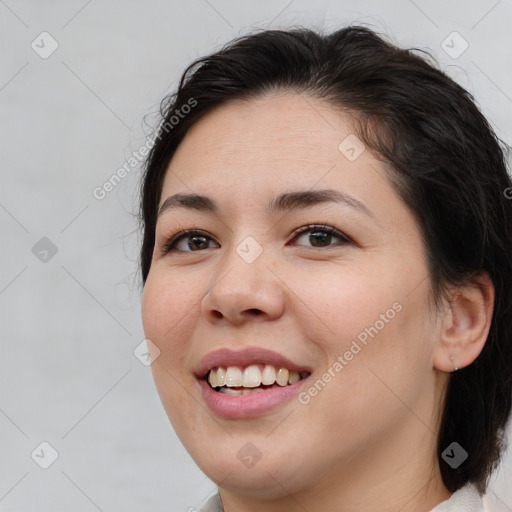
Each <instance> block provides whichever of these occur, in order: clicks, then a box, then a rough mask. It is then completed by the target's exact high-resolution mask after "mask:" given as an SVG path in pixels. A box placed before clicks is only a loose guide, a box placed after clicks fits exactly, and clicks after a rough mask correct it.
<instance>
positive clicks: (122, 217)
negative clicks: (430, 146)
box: [0, 0, 512, 512]
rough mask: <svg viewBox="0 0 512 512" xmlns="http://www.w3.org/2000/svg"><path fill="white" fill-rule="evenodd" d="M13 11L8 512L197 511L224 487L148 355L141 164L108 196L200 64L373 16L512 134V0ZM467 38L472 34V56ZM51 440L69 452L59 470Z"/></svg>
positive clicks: (8, 56) (2, 12)
mask: <svg viewBox="0 0 512 512" xmlns="http://www.w3.org/2000/svg"><path fill="white" fill-rule="evenodd" d="M0 20H1V21H0V41H1V44H2V48H3V59H2V64H1V69H0V119H1V120H2V123H1V135H0V140H1V173H2V174H1V176H2V178H1V188H0V222H1V229H2V235H1V240H2V250H1V254H2V259H1V266H0V269H1V270H0V311H1V321H0V326H1V327H0V328H1V340H2V343H1V357H0V364H1V372H0V379H1V380H0V389H1V401H0V432H1V437H0V439H1V454H0V461H1V462H0V467H1V478H0V509H1V510H2V511H6V512H7V511H9V512H13V511H52V512H57V511H67V510H73V511H76V512H81V511H84V512H89V511H95V510H101V511H104V512H107V511H120V510H123V511H127V512H128V511H139V510H144V511H186V510H188V509H189V508H190V510H193V509H192V507H195V508H199V507H200V506H201V504H202V503H203V502H204V500H205V499H206V498H207V497H208V495H209V494H210V493H211V492H212V491H214V489H215V485H214V484H213V483H212V482H211V481H210V480H209V479H208V478H206V477H205V476H204V475H203V474H202V473H201V471H200V470H199V469H198V468H197V467H196V465H195V464H194V462H193V461H192V460H191V459H190V457H189V456H188V454H187V453H186V451H185V449H184V448H183V447H182V446H181V444H180V442H179V441H178V440H177V438H176V436H175V434H174V432H173V431H172V429H171V427H170V425H169V422H168V420H167V417H166V415H165V412H164V410H163V408H162V406H161V404H160V401H159V398H158V396H157V393H156V389H155V386H154V384H153V381H152V376H151V370H150V368H149V367H146V366H144V365H143V364H142V363H141V362H140V361H139V360H138V359H137V358H136V357H135V356H134V354H133V350H134V349H135V347H136V346H137V345H139V343H140V342H141V341H142V340H143V338H144V335H143V331H142V326H141V320H140V313H139V309H140V287H139V284H138V281H137V275H136V270H137V262H136V258H137V247H138V243H139V235H138V233H137V222H136V219H135V217H134V215H133V214H134V212H136V204H137V183H138V172H139V169H138V168H135V169H133V170H132V171H131V172H130V173H129V174H128V175H127V176H126V177H125V178H124V179H123V180H122V182H121V183H119V184H118V185H117V186H116V187H115V189H114V190H112V191H111V192H109V193H108V194H107V195H106V197H105V198H104V199H102V200H98V199H96V198H95V197H94V196H93V190H94V189H95V187H98V186H101V185H102V184H103V183H104V182H105V181H106V180H108V179H109V177H110V176H112V174H114V173H115V172H116V170H117V169H118V168H119V167H121V166H122V165H123V164H124V163H125V162H126V161H127V159H128V158H129V157H130V155H131V153H132V151H134V150H137V149H138V148H139V147H140V146H142V145H143V144H144V142H145V135H147V134H148V133H149V132H148V131H147V129H144V125H143V118H144V116H145V115H148V114H149V117H148V121H150V122H151V119H154V117H152V116H151V115H150V114H151V113H154V112H155V110H156V106H157V104H158V101H159V100H160V98H161V97H162V95H163V94H164V93H165V92H166V91H168V90H170V89H173V88H174V87H175V85H176V83H177V80H178V78H179V75H180V73H181V71H182V70H183V69H184V67H185V66H186V65H187V64H188V63H189V62H190V61H191V60H193V59H195V58H196V57H198V56H200V55H203V54H205V53H209V52H211V51H213V50H214V49H218V48H219V47H220V45H221V44H223V43H225V42H227V41H228V40H230V39H232V38H233V37H235V36H238V35H241V34H245V33H247V32H248V31H250V30H251V29H253V28H265V27H274V28H285V27H288V26H289V25H308V26H312V27H316V28H320V29H325V30H330V29H332V30H334V29H336V28H339V27H341V26H342V25H345V24H347V23H350V22H354V21H358V22H362V23H363V22H364V23H370V24H372V25H373V28H375V29H377V30H379V31H382V32H384V33H387V34H389V35H391V36H392V37H394V38H395V40H396V41H397V42H398V43H399V44H401V45H403V46H414V47H419V48H427V49H431V51H432V52H433V54H434V55H435V56H436V58H437V59H438V61H439V63H440V65H441V67H442V68H443V69H444V70H445V71H446V72H447V73H448V74H450V75H451V76H452V77H453V78H455V79H456V80H457V81H458V82H459V83H460V84H461V85H463V86H464V87H466V88H467V89H469V90H470V91H471V92H472V93H473V95H474V96H475V98H476V100H477V102H478V104H479V105H480V107H481V109H482V110H483V112H484V114H485V115H487V116H488V118H489V119H490V120H491V122H492V125H493V127H494V128H495V130H496V131H497V133H498V135H499V136H500V137H501V138H502V139H504V140H505V141H507V142H508V143H509V144H510V143H511V140H512V116H511V112H512V100H511V97H512V55H511V53H512V50H511V49H512V44H511V43H512V37H511V33H510V26H511V21H512V3H511V1H510V0H508V1H506V0H502V1H496V0H482V1H478V2H477V1H473V2H467V1H452V2H446V1H444V0H436V1H430V2H428V1H426V0H414V1H412V0H395V1H388V2H382V1H377V0H376V1H361V0H355V1H348V0H347V1H343V2H328V1H315V2H312V1H309V2H307V1H301V0H294V1H290V0H279V1H274V2H270V1H261V0H260V1H239V2H237V1H234V0H208V1H207V0H191V1H189V2H177V1H158V0H152V1H149V2H142V1H133V0H131V1H123V2H121V1H117V2H115V1H100V0H92V1H91V0H90V1H85V0H72V1H66V2H65V1H63V0H60V1H58V0H53V1H36V0H32V1H23V0H20V1H16V0H0ZM43 31H46V32H48V33H49V34H51V37H52V38H54V40H55V41H56V42H57V44H58V48H57V49H56V51H55V52H54V53H52V54H51V55H49V56H48V55H46V54H45V52H49V51H50V50H51V44H52V41H51V40H50V39H49V38H48V36H40V34H41V33H42V32H43ZM453 31H457V32H458V33H459V34H460V35H461V36H462V37H463V38H464V40H465V41H467V43H468V44H469V47H468V48H467V50H466V51H465V52H464V53H463V54H462V55H460V56H457V57H456V58H454V52H457V51H459V50H461V49H462V48H463V47H462V46H461V45H462V44H463V41H462V40H461V39H455V40H453V37H452V39H448V40H447V42H448V44H449V45H450V46H452V47H453V48H452V50H451V52H452V55H451V56H450V55H449V54H448V53H447V52H446V51H445V50H444V49H443V47H442V44H443V41H445V40H446V38H447V37H448V36H449V35H450V34H451V33H452V32H453ZM452 40H453V43H452V42H451V41H452ZM33 41H34V43H33V44H34V45H35V47H36V48H37V51H36V50H35V49H33V48H32V47H31V44H32V42H33ZM444 44H445V45H446V43H444ZM41 54H43V56H46V57H47V58H42V56H41ZM43 237H47V238H48V239H49V240H51V243H52V244H53V245H50V244H49V243H48V241H45V240H43V241H40V240H41V238H43ZM38 242H39V245H36V244H37V243H38ZM34 246H35V249H33V248H34ZM53 246H55V247H56V248H57V253H56V254H55V255H53V254H52V247H53ZM45 251H46V252H45ZM43 441H46V442H48V443H50V445H51V446H52V447H53V448H54V449H55V450H56V451H57V452H58V458H57V459H56V460H55V462H54V463H53V464H52V465H51V466H50V467H49V468H48V469H42V468H41V467H40V466H39V464H43V465H44V464H45V463H48V462H51V450H50V449H48V448H47V447H46V448H45V446H44V445H43V446H42V447H40V446H39V445H40V443H41V442H43ZM34 450H35V452H34ZM33 452H34V455H33V457H32V456H31V454H32V453H33ZM36 461H37V463H36ZM507 481H508V482H509V483H510V482H511V481H512V457H511V453H510V449H509V451H508V454H507V458H506V460H505V463H504V464H503V466H502V468H501V470H500V473H498V474H497V475H496V477H495V478H494V479H493V481H492V484H491V498H492V501H493V502H494V505H493V509H492V510H503V511H507V510H508V511H510V510H512V492H511V489H510V486H507V485H506V482H507Z"/></svg>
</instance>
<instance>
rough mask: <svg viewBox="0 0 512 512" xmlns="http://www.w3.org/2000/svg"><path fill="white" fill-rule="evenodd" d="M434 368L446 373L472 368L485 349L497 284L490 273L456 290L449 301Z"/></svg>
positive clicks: (454, 289) (435, 354)
mask: <svg viewBox="0 0 512 512" xmlns="http://www.w3.org/2000/svg"><path fill="white" fill-rule="evenodd" d="M445 306H446V307H445V308H444V312H443V321H442V326H441V332H440V338H439V343H438V345H437V347H436V350H435V353H434V361H433V362H434V366H435V367H436V368H437V369H439V370H442V371H444V372H453V371H454V370H455V368H464V367H466V366H468V365H470V364H471V363H472V362H473V361H474V360H475V359H476V358H477V357H478V355H479V354H480V352H481V351H482V349H483V348H484V345H485V342H486V340H487V336H488V334H489V329H490V327H491V319H492V312H493V308H494V285H493V283H492V281H491V278H490V277H489V275H488V274H487V272H482V273H480V274H479V275H478V276H477V277H476V278H475V279H474V280H473V281H472V282H471V284H468V285H465V286H463V287H457V288H453V289H452V290H451V291H450V292H449V298H448V299H446V300H445Z"/></svg>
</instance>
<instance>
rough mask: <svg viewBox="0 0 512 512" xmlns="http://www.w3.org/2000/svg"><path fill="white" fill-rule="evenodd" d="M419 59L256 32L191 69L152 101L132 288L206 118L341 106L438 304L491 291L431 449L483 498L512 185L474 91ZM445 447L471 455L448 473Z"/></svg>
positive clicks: (499, 402) (500, 370)
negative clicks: (413, 224)
mask: <svg viewBox="0 0 512 512" xmlns="http://www.w3.org/2000/svg"><path fill="white" fill-rule="evenodd" d="M416 52H423V51H422V50H416V49H411V50H406V49H401V48H399V47H397V46H395V45H394V44H393V43H392V42H388V41H386V39H385V37H384V36H380V35H378V34H376V33H375V32H374V31H372V30H370V29H369V28H366V27H362V26H350V27H346V28H343V29H341V30H339V31H337V32H334V33H332V34H329V35H322V34H319V33H316V32H314V31H311V30H307V29H294V30H289V31H281V30H267V31H262V32H259V33H255V34H252V35H249V36H245V37H242V38H239V39H237V40H235V41H233V42H231V43H230V44H229V45H227V46H226V47H224V48H223V49H222V50H221V51H218V52H216V53H214V54H212V55H210V56H207V57H204V58H201V59H199V60H197V61H196V62H194V63H193V64H191V65H190V66H189V67H188V68H187V69H186V71H185V72H184V74H183V76H182V78H181V82H180V84H179V87H178V90H177V92H176V93H175V94H172V95H169V96H168V97H166V98H165V99H164V100H163V102H162V104H161V115H162V124H161V125H160V128H159V130H158V132H157V134H156V140H155V141H156V143H155V145H154V147H153V148H152V150H151V152H150V154H149V156H148V158H147V161H146V169H145V173H144V176H143V180H142V188H141V221H142V226H143V243H142V249H141V272H142V280H143V282H144V283H145V281H146V277H147V275H148V272H149V269H150V265H151V258H152V253H153V246H154V243H155V224H156V216H157V212H158V205H159V202H160V196H161V191H162V183H163V179H164V176H165V173H166V170H167V167H168V165H169V162H170V160H171V159H172V157H173V154H174V152H175V151H176V148H177V147H178V145H179V144H180V142H181V140H182V139H183V137H184V136H185V134H186V133H187V131H188V129H189V128H190V126H192V125H193V124H194V123H197V122H198V120H199V119H200V118H201V116H202V115H203V114H205V113H206V112H208V111H210V110H211V109H212V108H213V107H215V106H218V105H221V104H222V103H225V102H227V101H229V100H231V99H241V98H245V99H250V98H254V97H257V96H261V95H262V94H265V93H267V92H270V91H275V90H290V91H294V92H297V93H304V94H308V95H310V96H314V97H317V98H322V99H324V100H326V101H328V102H329V103H331V104H332V105H333V106H334V107H335V108H340V109H343V110H344V111H346V112H347V113H348V114H350V115H351V118H352V119H353V124H354V130H355V132H356V133H357V135H358V136H359V137H360V138H361V139H362V140H363V141H364V143H365V144H366V145H367V147H368V148H370V150H371V151H372V152H373V154H374V155H375V156H376V157H377V158H379V159H380V160H381V161H382V162H383V163H384V164H385V165H386V166H387V167H388V168H389V175H390V179H391V181H392V182H393V184H394V186H395V188H396V190H397V192H398V193H399V194H400V196H401V197H402V199H403V200H404V201H405V202H406V204H407V205H408V206H409V207H410V209H411V211H412V212H413V214H414V215H415V217H416V219H417V221H418V224H419V226H420V229H421V233H422V235H423V239H424V243H425V250H426V254H427V259H428V267H429V273H430V282H431V285H432V290H433V295H434V298H435V299H436V303H437V300H438V298H439V297H440V296H441V294H442V292H443V291H444V290H446V286H447V285H462V284H465V283H468V282H471V280H473V279H474V278H475V276H476V275H477V274H478V273H479V272H481V271H485V272H487V273H488V274H489V276H490V278H491V279H492V281H493V284H494V286H495V292H496V295H495V304H494V312H493V318H492V324H491V328H490V333H489V336H488V338H487V341H486V344H485V346H484V348H483V350H482V352H481V353H480V355H479V356H478V357H477V359H476V360H475V361H474V362H473V363H472V364H470V365H469V366H467V367H466V368H462V369H460V370H458V371H457V372H454V373H452V375H451V377H450V381H449V385H448V389H447V394H446V398H445V403H444V408H443V412H442V417H441V424H440V432H439V438H438V449H437V456H438V459H439V464H440V468H441V474H442V478H443V481H444V484H445V485H446V487H447V488H448V490H450V491H451V492H454V491H456V490H457V489H459V488H460V487H462V486H463V485H464V484H465V483H467V482H468V481H471V482H473V483H475V484H476V485H477V487H478V489H479V491H480V492H481V493H483V492H484V491H485V489H486V487H487V484H488V479H489V477H490V475H491V473H492V471H493V470H494V469H495V468H496V467H497V465H498V463H499V461H500V457H501V454H502V453H503V450H504V448H505V440H506V434H505V428H506V425H507V422H508V419H509V417H510V411H511V399H512V311H511V309H512V200H510V199H507V197H506V196H507V195H508V197H510V195H511V193H512V183H511V180H510V177H509V175H508V173H507V166H506V161H505V156H504V150H503V148H502V146H501V141H500V139H499V138H498V137H497V136H496V135H495V133H494V131H493V130H492V128H491V127H490V125H489V123H488V122H487V120H486V119H485V117H484V116H483V115H482V113H481V112H480V110H479V109H478V107H477V106H476V105H475V102H474V98H473V97H472V95H471V94H470V93H469V92H468V91H466V90H465V89H464V88H462V87H461V86H459V85H458V84H457V83H456V82H454V81H453V80H452V79H451V78H449V77H448V76H447V75H446V74H445V73H443V72H442V71H440V70H439V69H437V67H436V65H435V62H434V63H431V62H428V60H427V57H428V58H431V57H430V56H429V55H428V54H427V53H426V52H423V54H424V55H422V56H420V55H418V54H417V53H416ZM432 60H433V59H432ZM187 106H188V107H187ZM507 191H508V192H507ZM454 441H455V442H457V443H458V444H459V445H460V446H462V447H463V448H464V450H466V452H467V453H468V458H467V459H466V460H465V461H464V462H463V463H462V464H461V465H460V466H459V467H457V468H455V469H452V467H451V466H449V465H448V464H447V463H446V462H445V461H444V460H443V458H442V456H441V454H442V452H443V450H444V449H446V448H447V447H448V446H449V445H450V444H451V443H452V442H454Z"/></svg>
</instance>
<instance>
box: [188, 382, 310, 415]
mask: <svg viewBox="0 0 512 512" xmlns="http://www.w3.org/2000/svg"><path fill="white" fill-rule="evenodd" d="M308 378H309V377H306V378H305V379H302V380H299V381H298V382H295V383H294V384H289V385H287V386H283V387H279V388H278V387H275V388H269V389H267V390H265V391H261V392H259V393H252V394H250V395H238V396H233V395H224V394H223V393H219V392H218V391H215V390H214V389H212V387H211V386H210V385H209V384H208V383H207V382H206V381H205V380H199V381H198V382H199V385H200V387H201V392H202V394H203V398H204V400H205V402H206V404H207V405H208V407H209V408H210V409H211V410H212V411H213V412H214V413H215V414H216V415H217V416H220V417H222V418H227V419H231V420H236V419H242V418H254V417H256V416H261V415H262V414H265V413H266V412H269V411H271V410H272V409H275V408H276V407H278V406H279V405H281V404H283V403H284V402H287V401H288V400H291V399H292V398H293V397H294V396H296V395H297V394H298V391H299V389H300V388H301V387H302V385H303V383H304V381H306V380H307V379H308Z"/></svg>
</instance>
